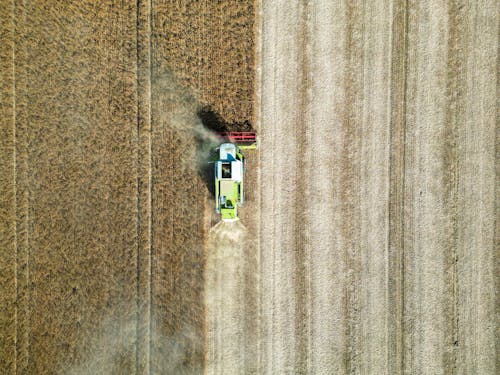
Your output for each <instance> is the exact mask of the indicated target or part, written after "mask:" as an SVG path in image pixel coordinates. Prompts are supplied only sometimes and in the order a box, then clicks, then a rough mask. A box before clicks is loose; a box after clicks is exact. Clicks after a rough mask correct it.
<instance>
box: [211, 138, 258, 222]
mask: <svg viewBox="0 0 500 375" xmlns="http://www.w3.org/2000/svg"><path fill="white" fill-rule="evenodd" d="M219 136H220V137H221V138H222V139H224V140H225V142H224V143H222V144H221V145H220V146H219V147H218V148H217V156H218V159H217V160H216V161H215V163H214V164H215V168H214V169H215V212H217V213H218V214H220V215H221V219H222V221H236V220H239V218H238V206H242V205H243V203H244V201H245V194H244V188H243V176H244V174H245V156H244V155H243V153H242V150H248V149H256V148H257V139H256V136H255V133H253V132H226V133H219Z"/></svg>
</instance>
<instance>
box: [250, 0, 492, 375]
mask: <svg viewBox="0 0 500 375" xmlns="http://www.w3.org/2000/svg"><path fill="white" fill-rule="evenodd" d="M261 25H262V27H261V35H260V40H261V41H260V43H259V44H260V58H259V61H260V69H261V70H260V80H259V81H260V82H261V85H260V90H259V93H260V110H259V113H260V121H259V127H260V130H261V132H260V137H261V144H260V145H261V151H260V163H261V185H260V189H261V190H260V191H261V198H260V202H261V214H260V217H261V219H260V221H261V223H260V228H261V229H260V244H261V252H260V260H261V268H260V269H261V274H260V279H261V284H260V285H261V303H262V305H261V311H262V316H261V326H262V331H261V332H262V336H261V356H260V358H261V368H260V372H261V373H267V374H275V373H312V374H343V373H359V374H399V373H406V374H439V373H446V374H494V373H496V372H497V368H496V366H497V356H496V349H495V348H496V339H495V333H496V332H495V331H496V318H495V317H496V314H495V311H496V310H495V307H496V303H497V302H496V298H495V291H496V290H497V284H496V283H498V268H496V267H497V266H496V265H495V260H496V254H497V253H496V251H497V248H496V246H495V245H498V241H497V237H496V233H497V232H496V225H497V224H496V223H497V221H496V218H497V213H496V212H495V207H496V206H495V196H496V193H495V178H496V174H495V168H496V164H495V156H496V129H495V125H496V115H497V112H496V111H497V109H496V82H497V51H498V44H497V43H498V11H497V5H496V3H495V2H494V1H481V2H476V1H433V0H428V1H412V0H410V1H350V2H344V1H338V2H335V1H310V2H293V3H290V2H283V1H277V2H274V1H264V2H263V6H262V9H261Z"/></svg>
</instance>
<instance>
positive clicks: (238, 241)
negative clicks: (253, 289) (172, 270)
mask: <svg viewBox="0 0 500 375" xmlns="http://www.w3.org/2000/svg"><path fill="white" fill-rule="evenodd" d="M247 240H248V237H247V229H246V228H245V227H244V226H243V224H242V223H241V222H240V221H237V222H233V223H226V222H220V223H218V224H217V225H215V226H214V227H213V228H212V229H211V230H210V232H209V238H208V259H207V268H206V274H205V275H206V277H205V306H206V313H207V323H206V324H207V336H206V340H207V341H206V350H207V358H206V367H207V368H206V369H207V374H238V373H243V371H244V367H245V358H244V356H245V351H244V350H241V348H242V347H243V346H244V343H245V301H246V295H245V290H246V288H245V256H244V250H245V248H246V242H247Z"/></svg>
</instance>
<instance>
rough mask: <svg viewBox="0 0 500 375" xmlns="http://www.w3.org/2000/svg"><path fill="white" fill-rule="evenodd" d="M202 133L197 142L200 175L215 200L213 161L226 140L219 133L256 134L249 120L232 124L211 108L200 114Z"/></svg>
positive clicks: (196, 138) (198, 134) (204, 108)
mask: <svg viewBox="0 0 500 375" xmlns="http://www.w3.org/2000/svg"><path fill="white" fill-rule="evenodd" d="M197 115H198V118H199V119H200V121H201V124H202V127H203V129H202V131H199V132H196V136H195V140H196V144H197V150H198V174H199V176H200V177H201V179H202V180H203V181H204V183H205V185H206V187H207V189H208V191H209V192H210V195H211V196H213V197H214V198H215V172H214V163H213V161H215V160H217V151H216V147H218V146H219V145H220V144H221V143H222V142H224V139H223V138H221V137H220V136H218V133H223V132H231V131H248V132H254V131H255V130H254V128H253V126H252V124H251V123H250V121H249V120H245V121H242V122H234V123H230V122H228V121H226V120H225V119H224V118H223V117H222V116H221V115H220V114H218V113H217V112H215V111H214V110H213V109H212V108H211V107H210V106H205V107H202V108H201V109H200V110H199V111H198V113H197Z"/></svg>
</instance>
